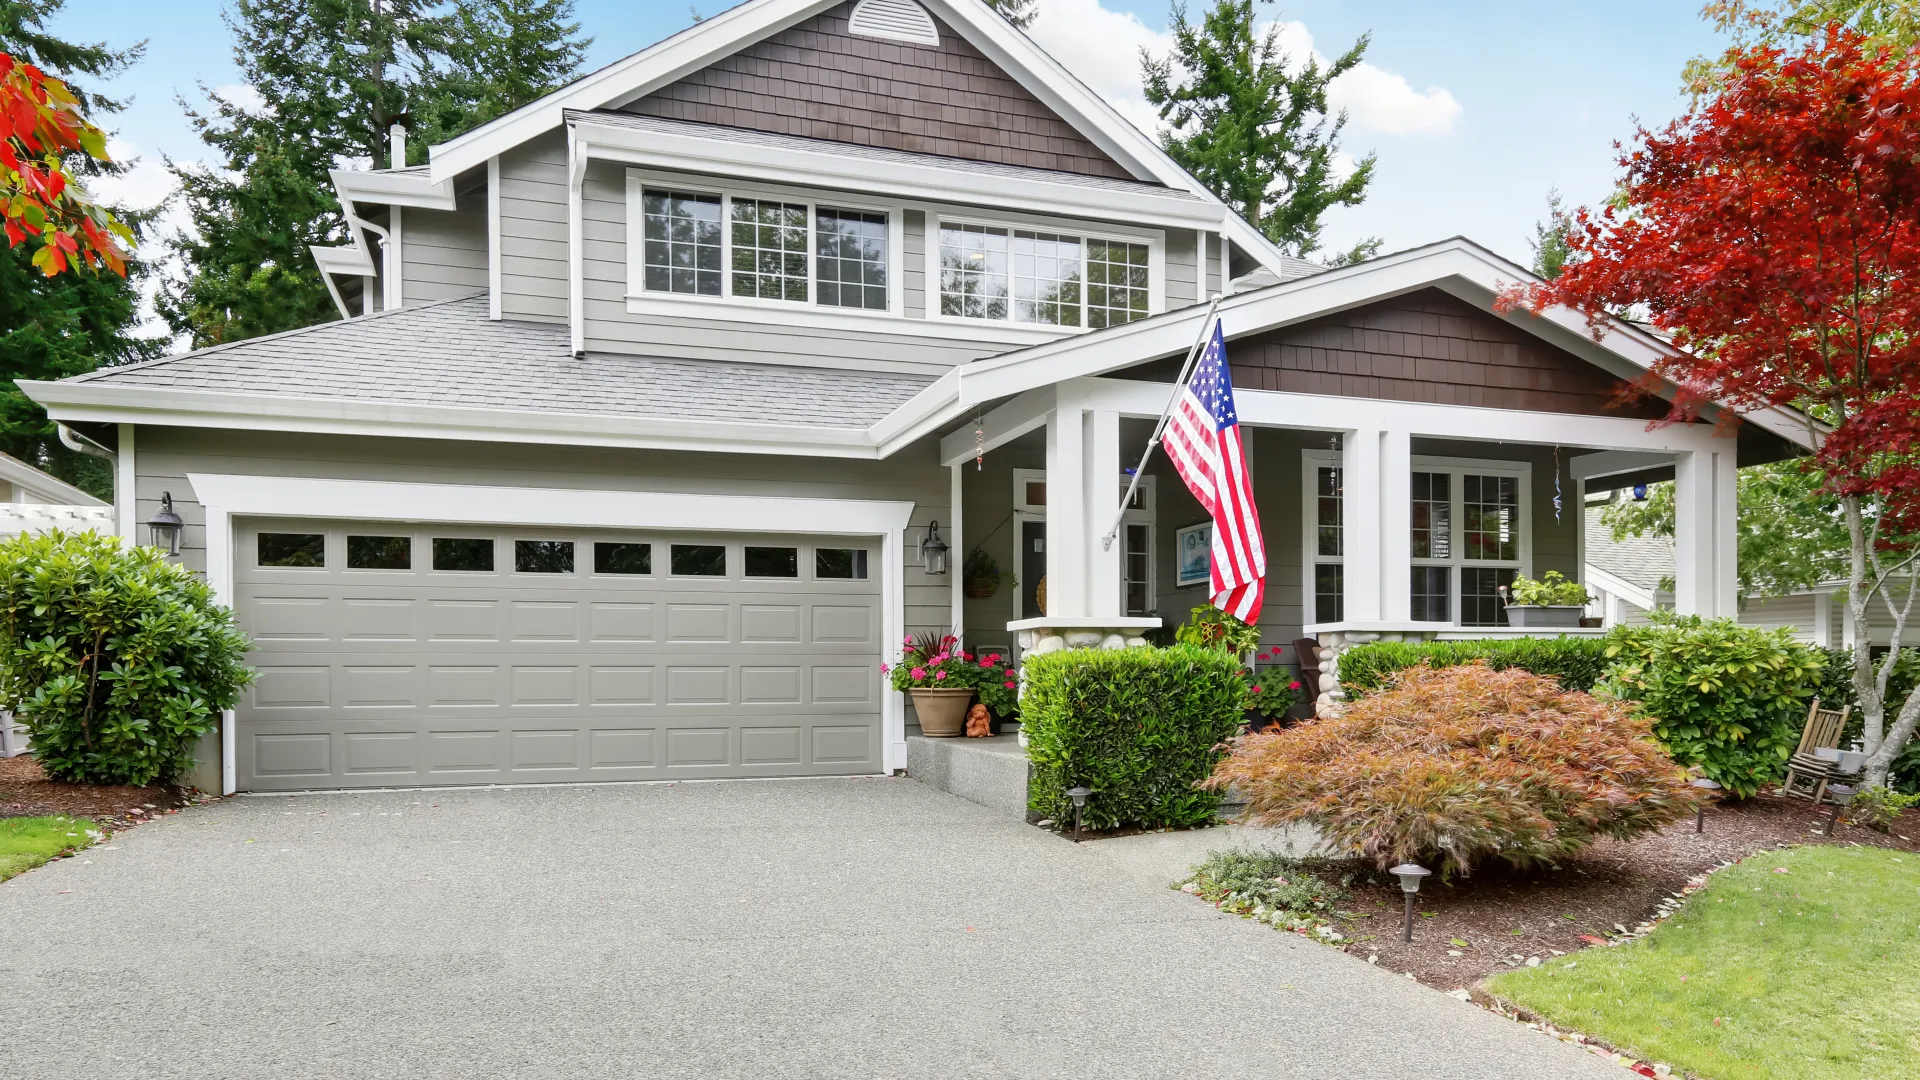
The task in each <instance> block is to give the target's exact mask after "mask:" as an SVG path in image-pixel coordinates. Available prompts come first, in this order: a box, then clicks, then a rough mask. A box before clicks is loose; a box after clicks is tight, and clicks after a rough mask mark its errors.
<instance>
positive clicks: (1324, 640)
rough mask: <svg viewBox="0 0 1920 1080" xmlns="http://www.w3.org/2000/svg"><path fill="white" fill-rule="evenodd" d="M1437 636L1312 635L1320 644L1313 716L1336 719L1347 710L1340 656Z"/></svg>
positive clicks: (1331, 632)
mask: <svg viewBox="0 0 1920 1080" xmlns="http://www.w3.org/2000/svg"><path fill="white" fill-rule="evenodd" d="M1439 636H1440V629H1439V628H1437V627H1436V628H1435V629H1433V630H1322V631H1320V632H1319V633H1317V634H1315V635H1314V640H1315V641H1317V642H1319V643H1320V647H1319V648H1318V649H1317V650H1315V652H1316V653H1317V654H1318V655H1319V658H1320V685H1319V687H1317V689H1318V690H1319V694H1320V696H1319V697H1318V698H1317V699H1315V701H1314V705H1313V712H1314V715H1315V716H1338V715H1340V711H1341V710H1342V709H1344V708H1346V705H1347V692H1346V691H1345V690H1342V689H1341V688H1340V654H1341V653H1343V652H1346V651H1347V650H1348V649H1351V648H1353V647H1354V646H1355V645H1366V644H1368V643H1370V642H1375V641H1432V640H1433V639H1434V638H1437V637H1439Z"/></svg>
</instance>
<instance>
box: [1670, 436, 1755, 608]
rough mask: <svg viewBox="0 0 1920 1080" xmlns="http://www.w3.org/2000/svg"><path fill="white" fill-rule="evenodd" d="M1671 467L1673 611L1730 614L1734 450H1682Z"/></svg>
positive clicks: (1734, 556) (1733, 601) (1733, 603)
mask: <svg viewBox="0 0 1920 1080" xmlns="http://www.w3.org/2000/svg"><path fill="white" fill-rule="evenodd" d="M1673 465H1674V469H1673V489H1674V490H1673V503H1674V515H1673V549H1674V550H1673V554H1674V567H1673V609H1674V610H1675V611H1676V612H1678V613H1679V614H1682V615H1704V616H1707V617H1708V618H1715V617H1719V616H1723V615H1726V616H1730V615H1733V614H1734V613H1735V612H1736V611H1738V610H1739V604H1738V597H1739V580H1738V569H1739V568H1738V565H1737V564H1738V558H1739V548H1738V540H1739V534H1738V532H1737V531H1736V529H1737V522H1736V521H1735V515H1736V514H1737V513H1738V505H1737V502H1736V500H1735V497H1734V496H1735V484H1736V482H1737V479H1738V474H1737V473H1736V471H1735V460H1734V448H1733V446H1732V445H1731V444H1729V445H1728V446H1727V447H1726V448H1725V449H1717V450H1687V451H1682V452H1681V453H1679V454H1676V455H1674V461H1673Z"/></svg>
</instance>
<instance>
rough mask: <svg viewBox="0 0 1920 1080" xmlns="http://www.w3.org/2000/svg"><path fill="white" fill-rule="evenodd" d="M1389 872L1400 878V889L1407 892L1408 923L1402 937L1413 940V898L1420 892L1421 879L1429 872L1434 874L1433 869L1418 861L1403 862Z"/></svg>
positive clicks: (1402, 938) (1402, 930)
mask: <svg viewBox="0 0 1920 1080" xmlns="http://www.w3.org/2000/svg"><path fill="white" fill-rule="evenodd" d="M1387 873H1389V874H1392V875H1393V876H1394V877H1397V878H1399V879H1400V891H1401V893H1403V894H1405V896H1406V898H1407V918H1406V925H1405V926H1403V927H1402V928H1401V931H1400V939H1401V940H1402V941H1412V940H1413V898H1414V897H1415V896H1417V895H1418V894H1419V892H1420V881H1421V879H1422V878H1425V877H1427V876H1428V875H1429V874H1432V873H1433V871H1431V870H1429V869H1427V868H1426V867H1424V866H1421V865H1419V864H1417V863H1401V864H1400V865H1399V866H1396V867H1394V868H1393V869H1391V870H1389V871H1387Z"/></svg>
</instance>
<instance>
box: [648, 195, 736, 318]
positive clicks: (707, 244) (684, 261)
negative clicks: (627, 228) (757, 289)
mask: <svg viewBox="0 0 1920 1080" xmlns="http://www.w3.org/2000/svg"><path fill="white" fill-rule="evenodd" d="M641 208H642V210H643V212H644V215H645V218H646V221H645V226H644V227H645V238H646V239H645V251H644V252H643V256H642V259H643V264H644V265H643V269H642V275H643V284H644V286H645V288H646V289H647V291H649V292H670V293H685V294H688V295H692V296H719V295H720V258H721V240H722V239H723V237H722V234H721V229H720V196H718V195H696V194H689V193H685V192H674V191H648V192H646V193H644V194H643V195H642V196H641Z"/></svg>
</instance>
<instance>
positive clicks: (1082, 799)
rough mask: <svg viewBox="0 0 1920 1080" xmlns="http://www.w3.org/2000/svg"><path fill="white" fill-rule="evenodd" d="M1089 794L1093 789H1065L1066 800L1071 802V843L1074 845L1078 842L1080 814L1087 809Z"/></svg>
mask: <svg viewBox="0 0 1920 1080" xmlns="http://www.w3.org/2000/svg"><path fill="white" fill-rule="evenodd" d="M1091 794H1093V789H1092V788H1089V787H1070V788H1068V789H1067V798H1069V799H1072V800H1073V841H1074V843H1076V844H1077V843H1079V842H1080V814H1081V811H1083V810H1085V809H1086V808H1087V796H1089V795H1091Z"/></svg>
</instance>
